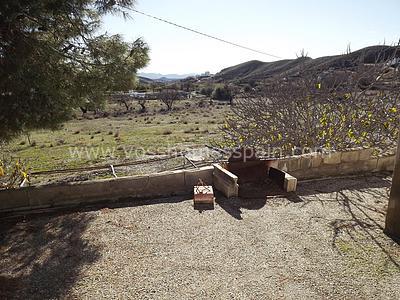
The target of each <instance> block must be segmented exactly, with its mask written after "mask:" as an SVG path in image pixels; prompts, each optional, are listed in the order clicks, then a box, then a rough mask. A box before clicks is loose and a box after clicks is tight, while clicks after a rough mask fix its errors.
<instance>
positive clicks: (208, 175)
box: [185, 166, 214, 189]
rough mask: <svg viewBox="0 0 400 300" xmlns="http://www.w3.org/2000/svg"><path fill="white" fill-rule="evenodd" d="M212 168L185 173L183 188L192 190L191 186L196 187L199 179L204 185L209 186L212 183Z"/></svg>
mask: <svg viewBox="0 0 400 300" xmlns="http://www.w3.org/2000/svg"><path fill="white" fill-rule="evenodd" d="M213 171H214V167H213V166H207V167H202V168H199V169H194V170H186V171H185V186H186V187H188V188H190V189H192V188H193V186H195V185H197V184H198V182H199V179H201V180H202V181H203V183H204V184H206V185H211V184H212V182H213Z"/></svg>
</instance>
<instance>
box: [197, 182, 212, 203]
mask: <svg viewBox="0 0 400 300" xmlns="http://www.w3.org/2000/svg"><path fill="white" fill-rule="evenodd" d="M193 195H194V197H193V200H194V204H195V205H196V204H212V205H213V204H214V191H213V188H212V186H209V185H200V186H197V185H196V186H194V188H193Z"/></svg>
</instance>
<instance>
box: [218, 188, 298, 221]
mask: <svg viewBox="0 0 400 300" xmlns="http://www.w3.org/2000/svg"><path fill="white" fill-rule="evenodd" d="M289 196H290V195H289V194H287V193H285V192H284V191H282V189H280V188H279V187H278V186H277V185H276V184H275V183H274V182H272V181H266V182H263V183H245V184H242V185H240V188H239V197H238V198H233V199H227V198H226V197H224V196H223V195H222V194H220V193H217V195H216V202H217V203H218V205H219V206H220V207H221V208H222V209H224V210H225V211H226V212H227V213H228V214H230V215H231V216H232V217H233V218H235V219H237V220H242V208H244V209H249V210H257V209H261V208H263V207H264V206H265V205H266V204H267V201H268V198H270V197H289Z"/></svg>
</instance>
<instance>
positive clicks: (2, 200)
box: [0, 188, 29, 211]
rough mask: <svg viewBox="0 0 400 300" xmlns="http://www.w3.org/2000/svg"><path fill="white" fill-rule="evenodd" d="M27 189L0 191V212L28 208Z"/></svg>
mask: <svg viewBox="0 0 400 300" xmlns="http://www.w3.org/2000/svg"><path fill="white" fill-rule="evenodd" d="M27 189H28V188H20V189H11V190H1V191H0V211H2V210H13V209H17V208H23V207H29V198H28V192H27Z"/></svg>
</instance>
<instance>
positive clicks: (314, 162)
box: [311, 153, 322, 168]
mask: <svg viewBox="0 0 400 300" xmlns="http://www.w3.org/2000/svg"><path fill="white" fill-rule="evenodd" d="M321 165H322V154H321V153H313V154H312V155H311V168H318V167H319V166H321Z"/></svg>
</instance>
